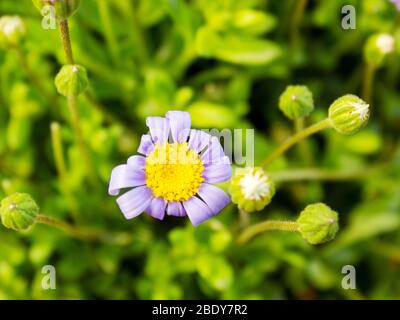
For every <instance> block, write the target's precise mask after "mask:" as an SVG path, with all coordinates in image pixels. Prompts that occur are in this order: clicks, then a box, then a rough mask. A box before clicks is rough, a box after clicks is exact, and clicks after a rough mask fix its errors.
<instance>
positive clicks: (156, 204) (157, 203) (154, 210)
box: [146, 197, 167, 220]
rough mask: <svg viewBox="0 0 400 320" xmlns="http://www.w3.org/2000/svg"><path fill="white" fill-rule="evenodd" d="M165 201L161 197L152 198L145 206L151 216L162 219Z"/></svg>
mask: <svg viewBox="0 0 400 320" xmlns="http://www.w3.org/2000/svg"><path fill="white" fill-rule="evenodd" d="M166 206H167V203H166V202H165V200H164V199H162V198H159V197H158V198H154V199H153V200H151V203H150V205H149V207H148V208H147V210H146V211H147V213H148V214H149V215H151V216H152V217H153V218H156V219H159V220H162V219H164V216H165V207H166Z"/></svg>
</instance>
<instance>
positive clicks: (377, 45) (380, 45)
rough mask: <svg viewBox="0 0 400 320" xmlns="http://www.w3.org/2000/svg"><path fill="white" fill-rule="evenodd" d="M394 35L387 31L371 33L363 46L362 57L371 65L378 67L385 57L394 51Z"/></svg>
mask: <svg viewBox="0 0 400 320" xmlns="http://www.w3.org/2000/svg"><path fill="white" fill-rule="evenodd" d="M394 48H395V41H394V37H393V36H392V35H390V34H387V33H380V34H375V35H372V36H371V37H369V38H368V40H367V42H366V44H365V47H364V59H365V61H367V62H368V63H370V64H371V65H373V66H376V67H380V66H381V65H382V64H383V62H384V59H385V57H386V56H387V55H388V54H389V53H391V52H393V51H394Z"/></svg>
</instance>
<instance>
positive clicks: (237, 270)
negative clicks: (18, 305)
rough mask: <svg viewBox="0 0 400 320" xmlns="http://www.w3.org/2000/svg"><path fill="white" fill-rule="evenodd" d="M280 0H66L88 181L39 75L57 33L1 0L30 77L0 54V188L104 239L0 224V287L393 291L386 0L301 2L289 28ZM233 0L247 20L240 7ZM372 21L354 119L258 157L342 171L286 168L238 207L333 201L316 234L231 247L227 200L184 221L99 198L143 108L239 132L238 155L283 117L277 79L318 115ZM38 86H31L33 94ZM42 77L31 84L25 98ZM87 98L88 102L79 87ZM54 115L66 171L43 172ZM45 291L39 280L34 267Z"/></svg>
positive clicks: (395, 201) (234, 227)
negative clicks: (363, 122)
mask: <svg viewBox="0 0 400 320" xmlns="http://www.w3.org/2000/svg"><path fill="white" fill-rule="evenodd" d="M295 3H296V1H291V0H282V1H268V0H190V1H189V0H187V1H184V0H137V1H130V0H97V1H96V0H83V1H82V5H81V8H80V10H79V11H78V13H77V14H76V15H75V16H73V17H72V18H71V19H70V24H71V33H72V34H71V37H72V44H73V49H74V53H75V58H76V61H77V63H79V64H81V65H83V66H85V67H86V68H87V70H88V73H89V78H90V93H91V95H92V97H94V98H93V99H92V100H91V99H86V98H85V97H81V98H80V99H79V112H80V114H81V124H82V129H83V135H84V138H85V141H86V142H87V144H88V145H89V147H90V150H91V152H92V156H93V159H94V161H95V166H94V169H95V171H96V173H97V175H98V176H99V177H100V179H99V180H100V181H98V182H97V183H96V184H95V185H93V184H88V183H87V181H86V179H85V177H86V173H85V167H84V166H83V165H82V155H81V154H80V152H79V150H78V148H77V146H76V144H75V143H74V136H73V132H72V130H71V128H70V125H69V122H68V119H69V114H68V109H67V107H66V103H65V99H64V98H63V97H61V96H57V95H56V91H55V87H54V77H55V75H56V74H57V72H58V70H59V69H60V67H61V65H63V63H65V58H64V55H63V51H62V47H61V43H60V39H59V33H58V30H44V29H42V28H41V17H40V15H39V13H38V12H37V10H36V9H35V8H34V6H33V4H32V2H31V1H30V0H21V1H15V0H1V1H0V16H2V15H20V16H22V17H23V19H24V22H25V23H26V26H27V37H26V41H25V43H24V44H23V48H22V49H23V51H24V52H25V53H26V59H27V63H28V65H29V68H30V70H31V71H32V72H33V73H34V74H35V77H36V80H37V82H39V83H40V86H42V87H43V88H42V90H39V87H38V83H34V82H32V78H30V77H29V74H28V73H27V70H25V69H24V66H23V65H22V64H21V62H20V60H19V57H18V54H17V53H16V51H14V50H12V49H10V50H2V51H0V198H2V197H4V196H6V195H8V194H11V193H13V192H28V193H30V194H32V196H33V197H34V198H35V199H36V201H37V202H38V204H39V205H40V207H41V212H42V213H45V214H47V215H50V216H53V217H58V218H61V219H64V220H68V221H71V222H72V221H73V215H72V214H71V213H72V212H75V213H78V216H79V219H78V222H77V223H78V224H79V225H82V226H91V227H95V228H97V229H100V230H105V231H106V232H109V233H112V234H114V233H116V234H117V235H116V236H110V237H108V238H107V237H106V238H105V239H101V240H100V241H81V240H77V239H73V238H70V237H68V236H66V235H65V234H63V233H62V232H61V231H59V230H56V229H52V228H50V227H48V226H43V225H36V226H35V227H33V228H32V229H31V230H29V231H27V232H23V233H17V232H14V231H11V230H7V229H5V228H3V227H1V228H0V298H1V299H54V298H58V299H65V298H66V299H88V298H102V299H137V298H141V299H158V298H159V299H161V298H162V299H164V298H167V299H180V298H188V299H192V298H216V299H236V298H240V299H289V298H294V299H308V298H311V299H327V298H331V299H358V298H361V299H362V298H370V299H388V298H389V299H399V298H400V277H399V268H400V246H399V245H400V234H399V230H400V197H399V193H400V180H399V174H400V170H399V163H400V153H399V146H398V137H399V133H400V95H399V92H398V88H399V71H400V64H399V53H400V28H399V24H398V22H399V15H398V13H397V11H396V10H395V7H394V6H393V5H392V4H391V3H389V1H387V0H363V1H361V0H360V1H357V0H345V1H344V0H335V1H327V0H325V1H323V0H319V1H316V0H314V1H309V3H308V6H307V8H306V12H305V15H304V18H303V20H302V22H301V26H300V29H299V32H298V36H296V33H295V32H294V33H293V30H292V24H293V11H294V8H295ZM345 4H352V5H354V6H355V7H356V10H357V29H356V30H343V29H342V28H341V18H342V16H341V13H340V11H341V8H342V6H343V5H345ZM248 10H255V11H251V13H252V14H253V18H252V20H247V19H245V14H246V12H247V13H249V11H248ZM375 32H391V33H393V34H394V35H395V37H396V38H399V41H398V42H397V43H398V44H397V48H396V52H395V53H394V54H391V55H390V56H389V57H388V58H387V60H386V63H385V65H384V66H383V67H382V68H381V69H379V70H378V72H377V76H376V81H375V85H374V90H373V95H374V100H373V103H372V115H371V120H370V122H369V124H368V126H367V127H366V128H365V129H364V130H362V131H361V132H360V133H358V134H356V135H355V136H351V137H343V136H341V135H339V134H337V133H336V132H334V131H333V130H328V131H326V132H323V133H322V134H320V135H318V136H317V137H314V138H312V139H309V140H308V142H307V148H309V151H310V152H308V153H307V155H308V157H304V156H302V155H301V153H300V152H299V151H300V150H299V149H298V148H294V149H293V150H291V151H290V153H288V155H287V157H286V158H285V159H280V160H279V161H277V162H276V163H274V166H272V167H271V170H272V171H278V170H287V169H291V168H301V167H310V166H313V167H321V168H325V169H332V170H342V169H346V170H350V171H351V170H359V169H360V168H372V167H375V166H377V165H379V166H383V167H379V168H382V169H379V170H377V172H375V173H374V174H373V175H369V174H367V173H368V172H367V171H366V172H365V174H361V175H360V177H357V179H351V180H346V181H336V182H334V181H321V182H320V181H295V182H292V183H282V184H280V185H279V186H278V189H277V194H276V196H275V198H274V199H273V202H272V203H271V204H270V205H269V206H267V207H266V208H265V209H264V210H263V211H262V212H260V213H253V214H251V216H250V219H251V223H255V222H257V221H262V220H265V219H272V218H278V219H294V218H295V217H296V216H297V213H298V212H300V211H301V210H302V209H303V208H304V207H305V206H306V205H307V204H309V203H312V202H318V201H322V202H325V203H327V204H328V205H329V206H331V207H332V208H333V209H335V210H336V211H338V212H339V213H340V224H341V229H340V231H339V234H338V237H337V238H336V239H335V240H334V241H333V242H331V243H328V244H326V245H321V246H311V245H308V244H307V243H306V242H305V241H304V240H303V239H301V237H300V236H299V235H298V234H288V233H280V232H270V233H265V234H263V235H261V236H258V237H257V238H255V239H254V240H252V241H251V242H250V243H249V244H247V245H239V244H237V242H236V240H237V236H238V234H239V231H240V227H241V225H240V219H239V213H238V211H237V208H236V207H235V206H233V205H231V206H229V207H228V208H227V209H225V210H224V211H223V212H221V213H220V214H219V215H218V216H217V217H215V218H213V219H211V220H210V221H209V222H207V223H204V224H203V225H201V226H199V227H198V228H194V227H192V225H191V224H190V223H189V221H188V220H187V219H179V218H173V217H168V218H167V219H165V221H163V222H160V221H157V220H154V219H152V218H150V217H148V216H147V215H141V216H140V217H138V218H136V219H134V220H130V221H126V220H125V219H124V218H123V216H122V214H121V213H120V211H119V210H118V208H117V205H116V204H115V199H114V198H112V197H110V196H108V195H107V184H108V179H109V175H110V172H111V170H112V168H113V167H114V166H116V165H117V164H120V163H123V162H125V161H126V159H127V158H128V157H129V156H130V155H132V154H134V153H135V152H136V148H137V146H138V142H139V139H140V135H141V134H143V133H145V131H146V130H145V126H144V123H145V117H146V116H149V115H164V114H165V112H166V111H168V110H170V109H182V110H187V111H189V112H190V113H191V115H192V121H193V126H194V127H198V128H220V129H222V128H255V129H256V136H255V143H256V145H255V146H256V147H255V152H256V154H255V158H256V163H259V162H261V161H262V159H264V158H265V157H266V156H267V155H268V154H269V153H270V152H271V150H272V148H273V147H274V146H276V145H279V143H280V142H281V141H282V140H283V139H285V137H287V136H288V135H290V134H291V132H292V131H293V124H292V123H291V122H290V121H289V120H288V119H286V118H285V117H284V116H283V114H282V113H281V112H280V111H279V109H278V106H277V105H278V100H279V95H280V94H281V93H282V92H283V90H284V89H285V87H286V86H287V85H289V84H305V85H307V86H309V88H310V89H311V90H312V91H313V93H314V100H315V101H316V106H317V108H316V110H315V112H314V113H313V114H312V115H311V117H310V118H309V119H307V122H309V123H312V122H314V121H317V120H320V119H322V118H324V117H325V116H326V114H327V109H328V107H329V105H330V104H331V103H332V101H333V100H334V99H336V98H337V97H339V96H341V95H343V94H346V93H355V94H359V93H360V91H361V83H362V81H363V69H364V61H363V55H362V48H363V46H364V43H365V41H366V39H367V37H368V36H369V35H371V34H373V33H375ZM43 89H44V90H43ZM43 91H45V92H46V93H47V95H43ZM93 100H94V101H93ZM52 121H58V122H59V123H60V124H61V126H62V131H61V133H62V139H63V144H64V147H65V157H66V160H67V164H68V179H67V181H63V183H60V179H59V178H58V177H57V172H56V167H55V163H54V156H53V151H52V146H51V138H50V123H51V122H52ZM47 264H51V265H54V266H55V267H56V270H57V289H56V290H48V291H46V290H42V288H41V281H42V278H43V274H42V273H41V271H42V267H43V266H44V265H47ZM349 264H350V265H354V266H355V267H356V270H357V290H343V289H342V287H341V280H342V276H343V275H342V274H341V269H342V267H343V266H344V265H349Z"/></svg>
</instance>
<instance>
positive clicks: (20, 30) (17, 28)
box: [0, 16, 26, 48]
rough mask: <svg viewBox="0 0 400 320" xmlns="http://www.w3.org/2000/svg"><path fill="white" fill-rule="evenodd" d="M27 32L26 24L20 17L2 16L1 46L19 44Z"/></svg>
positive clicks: (0, 27)
mask: <svg viewBox="0 0 400 320" xmlns="http://www.w3.org/2000/svg"><path fill="white" fill-rule="evenodd" d="M25 34H26V29H25V24H24V22H23V21H22V19H21V18H20V17H18V16H4V17H1V18H0V48H7V47H12V46H17V45H18V44H19V43H20V42H21V40H22V39H23V38H24V37H25Z"/></svg>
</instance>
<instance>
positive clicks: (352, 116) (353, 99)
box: [329, 94, 369, 134]
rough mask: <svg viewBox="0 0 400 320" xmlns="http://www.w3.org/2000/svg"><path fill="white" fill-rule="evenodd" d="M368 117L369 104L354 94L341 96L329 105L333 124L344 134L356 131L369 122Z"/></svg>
mask: <svg viewBox="0 0 400 320" xmlns="http://www.w3.org/2000/svg"><path fill="white" fill-rule="evenodd" d="M368 118H369V105H368V104H367V103H366V102H364V101H363V100H361V99H360V98H359V97H357V96H355V95H352V94H348V95H345V96H343V97H340V98H339V99H337V100H336V101H334V102H333V103H332V105H331V106H330V107H329V119H330V120H331V122H332V126H333V128H334V129H335V130H336V131H338V132H339V133H342V134H353V133H356V132H357V131H358V130H359V129H360V128H362V127H363V126H364V125H365V124H366V123H367V121H368Z"/></svg>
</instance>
